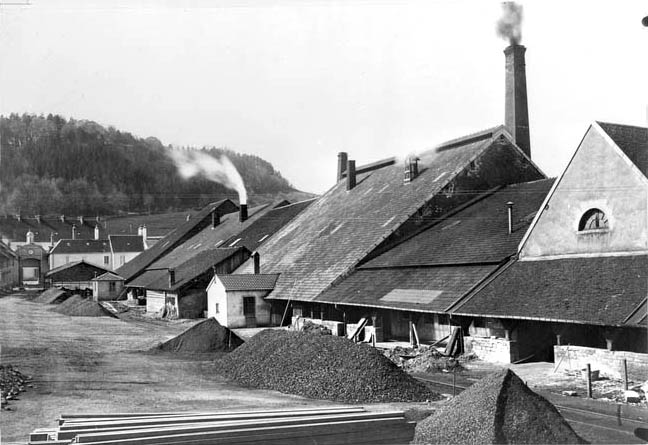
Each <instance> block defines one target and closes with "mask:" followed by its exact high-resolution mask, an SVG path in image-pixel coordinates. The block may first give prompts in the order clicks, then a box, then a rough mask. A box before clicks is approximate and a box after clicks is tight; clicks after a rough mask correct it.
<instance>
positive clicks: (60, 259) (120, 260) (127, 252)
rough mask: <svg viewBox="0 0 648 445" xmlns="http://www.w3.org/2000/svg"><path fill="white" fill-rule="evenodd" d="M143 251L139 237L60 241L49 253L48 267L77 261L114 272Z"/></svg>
mask: <svg viewBox="0 0 648 445" xmlns="http://www.w3.org/2000/svg"><path fill="white" fill-rule="evenodd" d="M142 251H144V242H143V240H142V237H141V236H136V235H110V236H109V237H108V239H107V240H106V239H103V240H102V239H61V240H59V241H58V242H57V243H56V244H55V245H54V247H53V248H52V250H51V251H50V253H49V266H50V269H54V268H57V267H60V266H64V265H66V264H69V263H74V262H77V261H85V262H86V263H88V264H94V265H96V266H99V267H102V268H104V269H109V270H114V269H116V268H117V267H121V266H123V265H124V264H126V263H127V262H128V261H130V260H132V259H133V258H134V257H136V256H137V255H138V254H139V253H141V252H142Z"/></svg>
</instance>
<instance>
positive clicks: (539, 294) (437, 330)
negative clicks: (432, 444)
mask: <svg viewBox="0 0 648 445" xmlns="http://www.w3.org/2000/svg"><path fill="white" fill-rule="evenodd" d="M524 54H525V50H524V47H521V46H520V45H512V46H511V47H509V48H507V49H506V50H505V61H506V68H507V70H506V85H507V88H506V116H505V125H501V126H497V127H493V128H490V129H488V130H484V131H481V132H478V133H474V134H470V135H467V136H464V137H461V138H458V139H455V140H452V141H449V142H447V143H444V144H441V145H440V146H438V147H436V148H435V149H433V150H429V151H427V152H423V153H420V154H418V155H417V156H416V157H410V158H409V159H408V160H407V161H405V163H403V162H397V161H396V160H395V159H385V160H381V161H378V162H374V163H371V164H366V165H359V166H357V165H356V162H355V160H353V159H349V156H348V154H347V153H340V154H339V156H338V160H337V181H336V184H335V185H334V186H333V187H332V188H331V189H330V190H329V191H327V192H326V193H325V194H324V195H322V196H321V197H319V198H317V199H315V200H311V201H308V202H304V203H296V204H291V205H285V203H282V204H283V205H279V206H276V207H266V208H255V209H250V212H249V213H250V214H249V217H248V212H247V207H246V206H243V205H242V206H240V209H239V210H240V217H238V218H237V215H236V214H235V213H228V214H226V215H222V214H221V212H219V210H218V209H219V207H220V206H229V207H231V206H233V205H234V204H233V203H231V202H220V203H215V204H213V205H211V206H209V207H207V208H206V209H205V210H204V211H203V212H202V215H201V217H200V219H199V220H195V221H193V222H191V223H188V224H187V225H185V226H184V227H180V228H178V229H177V230H176V231H175V232H174V233H173V234H171V235H169V236H168V237H167V238H165V239H163V240H162V241H161V242H160V243H158V244H157V245H156V246H154V248H153V249H149V250H148V251H146V252H144V253H142V254H141V255H139V256H138V257H137V258H135V259H134V260H133V261H131V262H130V263H128V264H127V265H125V266H124V267H122V268H120V269H118V270H117V272H118V273H119V274H120V275H122V276H124V277H125V280H126V286H127V288H129V289H130V292H132V293H134V294H138V295H140V296H143V297H145V298H146V299H147V307H148V309H149V310H151V311H158V310H160V308H161V307H162V305H166V304H170V305H174V306H176V307H177V308H178V311H177V313H179V314H180V316H195V315H199V314H200V313H201V311H202V315H208V316H214V317H216V318H217V319H218V321H219V322H220V323H221V324H223V325H226V326H229V327H251V326H271V325H285V324H288V323H290V322H291V321H292V320H293V319H296V318H298V317H299V318H306V319H313V320H315V321H317V322H318V323H322V324H328V325H329V326H331V327H332V330H333V332H336V333H343V332H344V330H345V327H346V326H348V325H349V324H354V323H357V322H358V321H359V320H361V319H369V320H371V322H370V324H371V325H373V326H372V332H373V333H374V335H376V337H379V338H380V339H381V340H382V339H384V340H388V339H407V338H408V336H409V335H410V333H411V332H412V326H414V327H415V329H416V332H417V334H418V336H419V337H420V339H421V340H422V341H435V340H440V339H443V338H444V337H445V336H447V335H448V334H449V333H450V332H451V329H453V328H454V327H461V328H462V332H463V334H464V336H465V342H466V344H467V346H468V347H469V348H470V349H471V350H473V351H474V352H475V353H477V354H478V355H480V356H483V357H484V358H487V359H491V360H497V361H506V362H513V361H518V360H551V359H553V358H554V355H555V354H557V353H558V352H557V351H562V350H561V349H560V348H561V347H563V346H567V345H569V346H571V347H572V349H573V348H577V347H582V348H595V349H603V350H607V351H624V352H627V353H629V354H630V353H639V354H640V355H641V356H642V357H643V358H642V359H641V360H643V361H644V362H648V361H647V360H645V357H646V355H645V353H646V352H647V349H648V345H647V341H646V339H647V335H646V334H647V331H646V328H647V324H648V322H647V312H648V309H647V302H646V301H647V297H648V233H647V231H648V129H646V128H643V127H635V126H628V125H618V124H610V123H603V122H594V123H592V124H591V125H590V127H589V128H587V129H586V131H585V134H584V137H583V139H582V141H581V142H580V144H579V145H578V147H575V150H574V155H573V157H572V158H571V160H570V162H569V164H568V165H567V166H566V167H565V169H564V171H563V172H562V173H561V175H560V176H559V177H558V178H556V179H550V178H547V177H546V175H545V174H544V173H543V172H542V171H541V169H540V168H538V166H537V165H535V163H534V162H533V161H532V159H531V146H530V141H529V125H528V122H529V121H528V113H527V105H526V80H525V73H524V66H525V63H524ZM521 85H523V86H524V87H523V88H522V87H521ZM284 212H285V217H283V216H280V215H282V214H284ZM646 364H647V365H648V363H646Z"/></svg>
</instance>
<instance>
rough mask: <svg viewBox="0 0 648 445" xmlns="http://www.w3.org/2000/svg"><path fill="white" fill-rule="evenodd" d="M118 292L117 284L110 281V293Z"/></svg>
mask: <svg viewBox="0 0 648 445" xmlns="http://www.w3.org/2000/svg"><path fill="white" fill-rule="evenodd" d="M116 290H117V283H115V282H114V281H109V282H108V291H109V292H115V291H116Z"/></svg>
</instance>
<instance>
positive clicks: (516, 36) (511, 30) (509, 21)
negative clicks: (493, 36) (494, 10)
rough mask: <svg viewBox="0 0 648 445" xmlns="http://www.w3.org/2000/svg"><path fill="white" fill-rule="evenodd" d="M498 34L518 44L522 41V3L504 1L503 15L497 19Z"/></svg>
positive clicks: (513, 43)
mask: <svg viewBox="0 0 648 445" xmlns="http://www.w3.org/2000/svg"><path fill="white" fill-rule="evenodd" d="M497 35H498V36H500V37H501V38H503V39H506V40H508V41H509V43H510V44H511V45H517V44H519V43H520V42H521V41H522V5H518V4H517V3H515V2H502V16H501V17H500V19H499V20H498V21H497Z"/></svg>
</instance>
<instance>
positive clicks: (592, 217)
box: [578, 209, 609, 232]
mask: <svg viewBox="0 0 648 445" xmlns="http://www.w3.org/2000/svg"><path fill="white" fill-rule="evenodd" d="M607 228H609V226H608V219H607V216H605V213H603V211H602V210H599V209H589V210H588V211H587V212H585V213H584V214H583V216H582V217H581V220H580V222H579V223H578V231H579V232H584V231H587V230H601V229H607Z"/></svg>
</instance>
